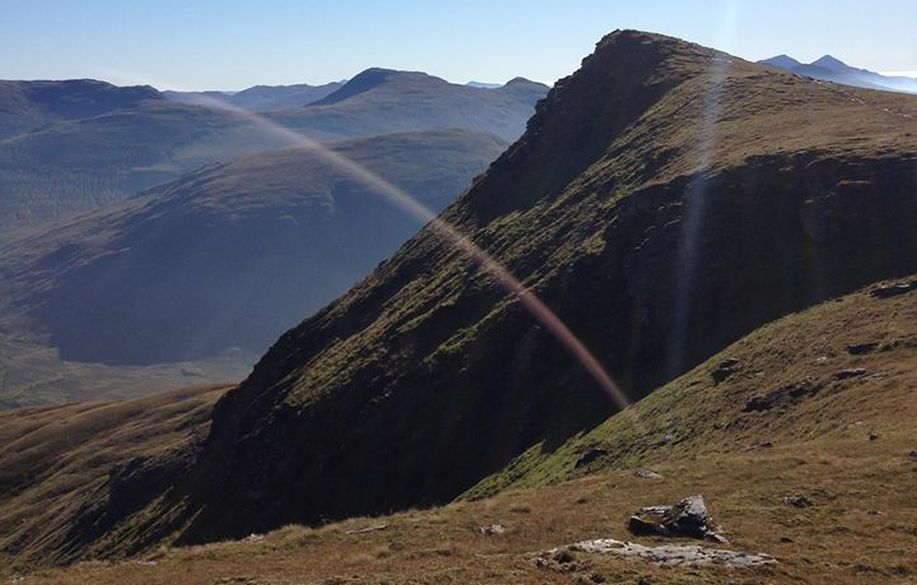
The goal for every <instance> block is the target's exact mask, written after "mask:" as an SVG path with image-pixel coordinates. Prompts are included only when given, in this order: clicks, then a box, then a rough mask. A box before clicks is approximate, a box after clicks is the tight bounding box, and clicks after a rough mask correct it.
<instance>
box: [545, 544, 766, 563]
mask: <svg viewBox="0 0 917 585" xmlns="http://www.w3.org/2000/svg"><path fill="white" fill-rule="evenodd" d="M577 552H584V553H593V554H614V555H618V556H622V557H637V558H641V559H645V560H647V561H649V562H651V563H653V564H655V565H659V566H663V567H677V566H686V565H687V566H699V565H712V564H719V565H725V566H727V567H735V568H751V567H759V566H762V565H775V564H777V560H776V559H775V558H774V557H772V556H770V555H766V554H761V553H748V552H743V551H734V550H725V549H717V548H708V547H702V546H697V545H662V546H644V545H642V544H636V543H633V542H625V541H621V540H614V539H612V538H600V539H597V540H584V541H582V542H577V543H576V544H571V545H570V546H568V547H565V548H559V549H552V550H549V551H545V552H543V553H541V554H539V555H538V556H537V557H535V564H536V565H538V566H540V567H546V568H551V567H552V566H553V565H554V564H563V562H564V561H565V560H567V559H572V558H573V555H574V554H575V553H577Z"/></svg>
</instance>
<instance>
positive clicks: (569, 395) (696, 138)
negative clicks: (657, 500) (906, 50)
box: [107, 31, 917, 542]
mask: <svg viewBox="0 0 917 585" xmlns="http://www.w3.org/2000/svg"><path fill="white" fill-rule="evenodd" d="M870 99H871V100H880V99H898V98H887V97H875V96H870ZM877 103H878V105H876V104H877ZM883 105H893V106H894V107H896V108H897V107H904V108H913V107H914V104H913V103H912V102H905V101H896V102H894V104H885V103H879V102H875V103H873V102H869V103H867V102H866V101H863V102H862V103H858V102H854V101H851V100H850V99H849V96H848V95H846V94H844V93H843V91H842V90H839V89H837V88H834V87H825V86H819V85H816V84H812V83H811V82H809V81H807V80H804V79H800V78H793V77H791V76H789V75H785V74H781V73H776V72H772V71H768V70H767V69H765V68H762V67H759V66H755V65H752V64H749V63H745V62H742V61H740V60H738V59H734V58H731V57H729V56H728V55H725V54H723V53H718V52H715V51H712V50H708V49H704V48H702V47H699V46H697V45H693V44H690V43H685V42H682V41H678V40H675V39H670V38H666V37H659V36H656V35H648V34H644V33H638V32H632V31H624V32H617V33H614V34H612V35H609V36H608V37H606V38H605V39H603V41H602V42H601V43H599V46H598V49H597V51H596V53H595V54H594V55H593V56H591V57H589V58H587V59H586V60H585V61H584V62H583V66H582V68H581V69H580V71H578V72H577V73H576V74H575V75H573V76H571V77H569V78H567V79H565V80H563V81H562V82H561V83H559V84H558V85H557V86H556V87H555V89H553V90H552V91H551V93H550V94H549V96H548V98H547V99H546V100H545V101H543V102H541V104H540V105H539V108H538V112H537V114H536V116H535V117H534V118H533V119H532V120H531V121H530V123H529V125H528V129H527V131H526V134H525V135H524V136H523V137H522V138H521V139H520V140H519V141H518V142H517V143H516V144H515V145H514V146H513V147H511V148H510V150H509V151H508V152H507V153H505V154H504V155H503V157H501V159H500V160H499V161H497V163H495V164H494V165H493V166H492V167H491V169H490V170H489V171H488V173H487V174H486V175H484V176H483V177H481V178H480V179H479V180H478V181H477V182H476V184H475V186H474V187H473V188H472V189H471V191H470V192H469V193H468V194H466V196H464V197H463V198H462V199H461V200H459V202H457V203H456V204H455V205H454V206H453V207H452V208H450V209H449V210H447V211H446V212H445V214H444V217H445V218H446V219H448V220H449V221H451V222H453V223H455V224H456V225H458V226H459V227H460V228H461V229H462V230H463V231H465V232H466V233H468V234H469V235H470V236H471V237H472V238H473V239H474V241H475V242H477V243H478V244H479V245H481V246H482V247H484V248H485V249H487V250H488V251H489V252H491V253H492V254H494V255H495V256H496V257H497V258H499V259H500V260H501V261H503V262H504V263H505V264H506V265H507V266H508V268H509V269H510V270H512V271H513V273H514V274H516V275H517V276H518V277H519V278H520V279H522V280H523V281H524V282H525V283H526V285H527V286H528V287H529V288H530V289H531V290H532V291H534V292H536V293H537V294H538V295H539V296H540V297H541V298H542V299H543V300H544V301H545V302H546V303H547V304H548V305H549V306H550V307H551V308H552V309H554V310H555V311H556V313H557V314H558V315H559V317H560V318H561V319H562V320H563V321H564V322H565V323H566V324H567V325H568V326H569V327H570V328H571V329H572V330H573V331H574V332H575V333H576V334H577V335H579V336H580V338H581V339H582V341H583V342H584V343H585V344H586V345H587V346H588V347H590V348H591V349H592V350H593V352H594V353H595V354H596V357H597V358H598V359H599V360H600V361H601V362H602V363H603V364H604V365H605V366H606V368H607V369H608V371H609V372H610V373H611V375H612V376H614V377H615V379H616V380H618V382H619V383H620V384H621V386H622V388H623V389H624V390H625V391H626V392H627V393H628V394H629V395H630V396H631V398H633V399H637V398H639V397H640V396H642V395H645V394H646V393H648V392H649V391H651V390H652V389H653V388H655V387H658V386H659V385H660V384H662V383H664V382H666V381H668V380H671V379H673V378H674V377H675V376H677V375H678V374H680V373H682V372H684V371H686V370H687V369H689V368H690V367H691V366H692V365H695V364H697V363H699V362H700V361H702V360H703V359H705V358H707V357H709V356H711V355H713V354H715V353H716V352H717V351H718V350H720V349H722V348H723V347H725V346H726V345H727V344H728V343H730V342H731V341H734V340H735V339H738V338H739V337H741V336H742V335H743V334H745V333H747V332H749V331H751V330H753V329H754V328H756V327H757V326H759V325H761V324H763V323H766V322H768V321H771V320H773V319H775V318H777V317H779V316H781V315H784V314H787V313H789V312H792V311H796V310H798V309H800V308H803V307H806V306H810V305H812V304H814V303H816V302H818V301H820V300H823V299H826V298H830V297H832V296H836V295H839V294H842V293H844V292H847V291H850V290H853V289H855V288H857V287H859V286H861V285H863V284H865V283H868V282H873V281H876V280H880V279H882V278H886V277H890V276H894V275H897V274H909V273H911V272H914V271H915V269H917V267H915V262H917V197H915V188H914V187H915V185H917V165H915V160H917V155H915V153H917V139H915V138H914V137H913V133H911V134H907V133H904V132H901V124H908V125H910V126H913V125H914V123H913V122H907V121H902V120H905V119H904V118H902V119H901V120H897V119H891V118H889V117H888V116H887V115H886V114H885V113H884V112H883V108H882V106H883ZM851 126H855V127H856V129H857V132H851ZM851 136H854V137H855V138H856V139H855V140H854V139H851ZM889 137H893V138H894V139H895V140H900V142H896V143H888V140H891V138H889ZM750 267H753V269H750ZM614 410H615V406H614V405H613V404H612V403H610V402H609V400H608V398H607V397H606V396H605V395H604V394H603V393H602V392H601V391H600V390H599V389H598V388H597V387H596V384H595V383H594V382H593V381H592V380H591V379H590V378H589V377H588V376H587V375H586V373H585V372H584V370H583V368H582V367H581V366H580V365H579V364H578V363H577V362H576V361H575V360H573V359H572V358H571V357H570V355H569V354H568V353H567V352H566V350H565V349H564V348H563V347H561V346H560V345H559V344H558V343H557V341H556V340H555V339H554V338H553V337H551V336H550V335H548V333H547V332H546V331H545V330H544V328H543V327H542V326H540V325H539V324H538V323H537V322H535V321H534V320H533V319H532V318H531V316H530V315H529V314H527V313H526V312H525V311H524V310H523V309H522V308H521V306H520V305H519V303H518V302H517V301H516V300H515V299H514V298H512V297H510V296H508V295H507V294H506V293H505V292H504V291H503V290H501V289H500V288H498V287H496V286H495V285H494V283H493V281H492V279H491V278H490V277H489V276H488V275H486V274H484V273H482V272H480V271H479V270H478V267H477V266H475V265H473V264H471V263H469V262H468V261H467V260H466V259H464V258H463V257H462V256H461V254H460V253H459V252H457V251H456V250H454V249H452V248H451V247H450V246H449V245H448V244H446V243H444V242H442V241H440V240H439V239H437V237H436V236H435V234H433V233H432V232H431V231H430V230H426V231H424V232H421V234H419V235H418V236H416V237H415V238H414V239H413V240H411V241H410V242H408V243H407V244H406V245H405V246H404V247H402V249H401V250H400V251H399V252H398V253H397V254H396V255H395V256H394V257H393V258H392V259H391V260H389V261H387V262H386V263H384V264H383V265H381V266H380V267H379V268H378V269H377V270H376V272H375V273H374V274H373V275H371V276H370V277H368V278H367V279H366V280H365V281H363V282H362V283H361V284H360V285H358V286H357V287H355V288H354V289H353V290H351V291H350V292H349V293H348V294H347V295H345V296H343V297H342V298H340V299H339V300H338V301H336V302H335V303H333V304H332V305H330V306H329V307H328V308H326V309H325V310H323V311H322V312H320V313H319V314H317V315H315V316H314V317H312V318H310V319H309V320H307V321H305V322H304V323H302V324H301V325H299V326H298V327H296V328H294V329H292V330H291V331H289V332H288V333H286V334H285V335H284V336H283V337H281V339H280V340H279V341H278V342H277V343H276V344H275V345H274V347H273V348H272V349H271V350H270V351H269V352H268V353H267V354H266V355H265V357H264V358H263V359H262V360H261V362H260V363H259V364H258V365H257V366H256V368H255V370H254V372H253V374H252V376H251V377H250V378H249V379H248V380H247V381H245V382H244V383H243V384H242V385H241V386H240V387H238V388H237V389H235V390H233V391H231V392H230V393H229V394H228V395H227V396H226V397H224V398H223V399H222V400H221V401H220V402H219V404H218V405H217V407H216V408H215V411H214V416H213V425H212V429H211V434H210V437H209V439H208V440H207V443H206V445H205V446H204V450H203V454H202V455H201V456H200V458H199V459H198V461H197V464H196V466H195V468H194V470H193V471H192V472H191V473H190V474H189V477H190V479H189V482H188V484H187V485H184V486H180V487H179V488H177V489H176V490H174V491H173V493H171V494H170V495H168V496H167V497H166V498H165V499H164V500H161V501H158V502H157V503H156V507H157V509H159V508H161V509H165V510H168V511H169V514H171V516H169V520H168V522H169V523H170V524H169V526H167V527H166V528H167V529H163V527H162V526H158V527H153V528H150V527H149V526H148V525H147V526H146V528H144V530H147V533H148V534H157V533H159V534H162V533H168V532H170V529H174V528H177V527H179V526H180V527H182V530H183V532H182V536H181V537H180V539H179V541H180V542H200V541H206V540H212V539H216V538H221V537H228V536H239V535H243V534H248V533H250V532H253V531H262V530H266V529H269V528H271V527H275V526H279V525H282V524H286V523H290V522H303V523H320V522H322V521H324V520H327V519H334V518H340V517H344V516H354V515H361V514H374V513H380V512H384V511H388V510H392V509H398V508H403V507H407V506H421V505H431V504H436V503H440V502H444V501H448V500H449V499H451V498H454V497H455V496H457V495H458V494H460V493H461V492H462V491H464V490H465V489H467V488H468V487H470V486H471V485H473V484H474V483H475V482H476V481H477V480H479V479H480V478H482V477H484V476H485V475H487V474H488V473H490V472H493V471H495V470H497V469H500V468H502V467H503V466H504V465H505V464H506V463H507V462H509V461H510V460H511V459H512V458H513V457H514V456H515V455H518V454H519V453H521V452H523V451H524V450H525V449H526V448H528V447H530V446H531V445H534V444H537V443H539V442H543V443H544V445H545V448H546V449H551V448H553V447H554V446H557V445H559V444H561V443H562V442H563V441H564V440H565V439H566V438H568V437H570V436H572V435H574V434H575V433H577V432H580V431H583V430H585V429H588V428H590V427H592V426H594V425H596V424H598V423H599V422H601V421H602V420H603V419H604V418H605V417H607V416H608V415H609V414H610V413H612V412H613V411H614ZM175 510H182V512H181V513H180V514H178V515H176V513H175V512H174V511H175ZM147 517H148V516H147ZM176 518H178V519H176ZM122 520H123V519H118V518H114V519H109V520H107V521H108V522H112V523H118V522H121V521H122Z"/></svg>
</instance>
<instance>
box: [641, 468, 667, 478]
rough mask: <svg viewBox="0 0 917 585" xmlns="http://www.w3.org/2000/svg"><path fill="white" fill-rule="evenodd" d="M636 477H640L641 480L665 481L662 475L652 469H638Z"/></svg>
mask: <svg viewBox="0 0 917 585" xmlns="http://www.w3.org/2000/svg"><path fill="white" fill-rule="evenodd" d="M634 477H639V478H641V479H664V478H663V477H662V475H660V474H658V473H656V472H655V471H652V470H651V469H638V470H637V471H635V472H634Z"/></svg>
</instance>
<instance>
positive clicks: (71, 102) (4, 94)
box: [0, 79, 165, 141]
mask: <svg viewBox="0 0 917 585" xmlns="http://www.w3.org/2000/svg"><path fill="white" fill-rule="evenodd" d="M163 99H165V98H164V96H163V95H162V94H161V93H159V92H158V91H156V90H155V89H153V88H152V87H149V86H135V87H117V86H114V85H112V84H110V83H105V82H104V81H96V80H94V79H69V80H66V81H0V141H2V140H5V139H8V138H11V137H13V136H15V135H17V134H22V133H24V132H28V131H30V130H34V129H36V128H39V127H41V126H45V125H47V124H51V123H53V122H59V121H62V120H77V119H80V118H91V117H94V116H100V115H102V114H106V113H108V112H111V111H114V110H119V109H122V108H129V107H133V106H136V105H138V104H140V103H141V102H143V101H145V100H163Z"/></svg>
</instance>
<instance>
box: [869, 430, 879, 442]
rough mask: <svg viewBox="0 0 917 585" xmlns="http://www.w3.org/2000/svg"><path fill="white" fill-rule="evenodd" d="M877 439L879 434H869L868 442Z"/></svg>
mask: <svg viewBox="0 0 917 585" xmlns="http://www.w3.org/2000/svg"><path fill="white" fill-rule="evenodd" d="M878 438H879V433H876V432H872V433H869V440H870V441H876V440H878Z"/></svg>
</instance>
